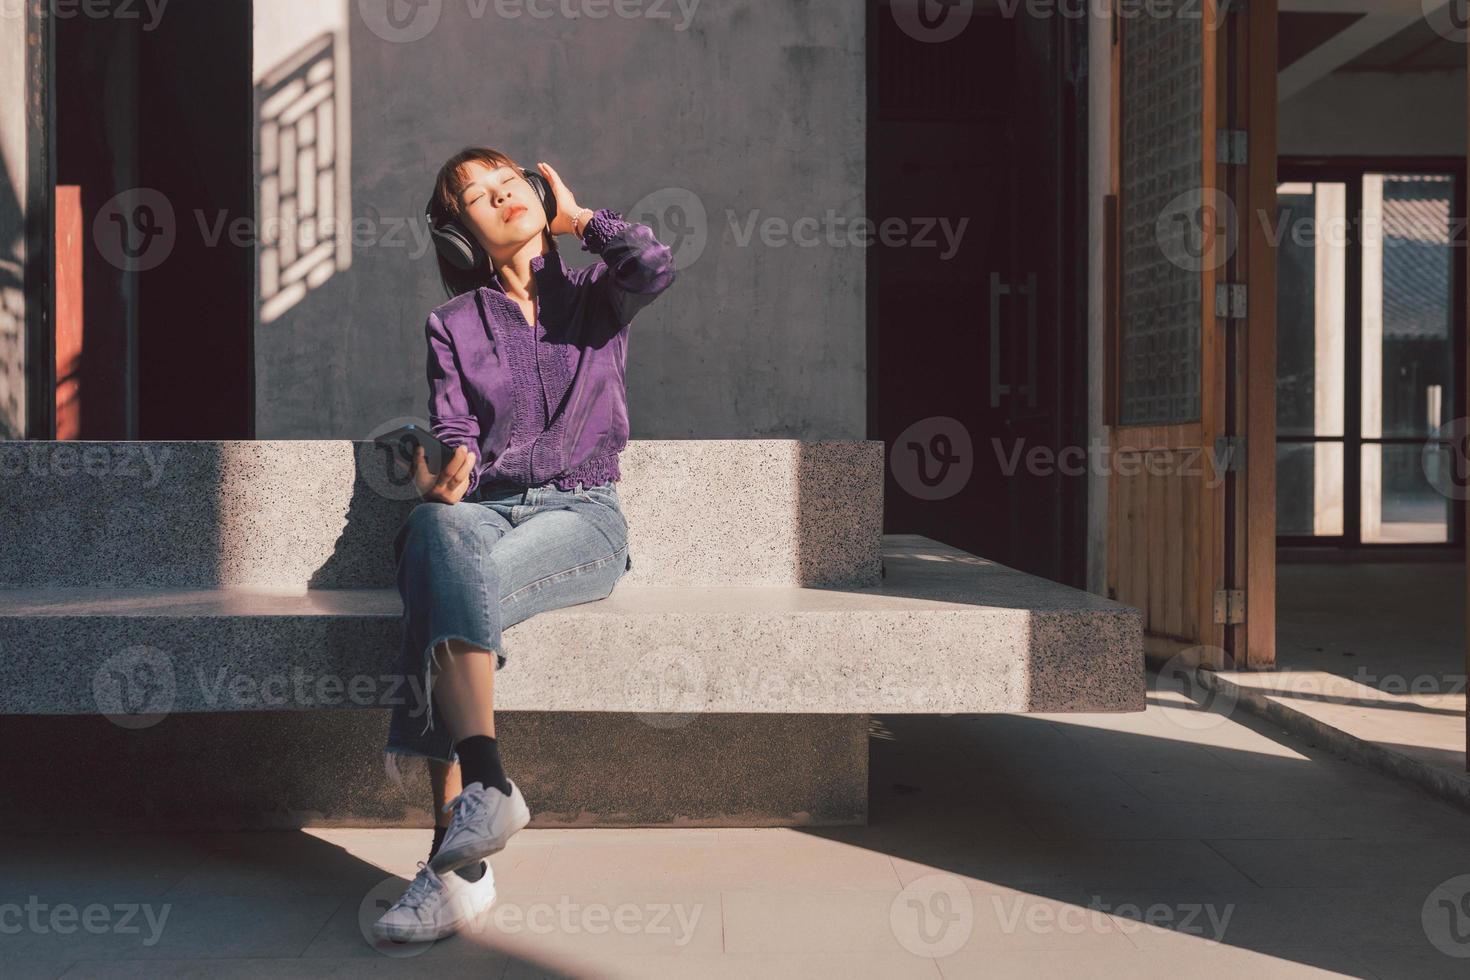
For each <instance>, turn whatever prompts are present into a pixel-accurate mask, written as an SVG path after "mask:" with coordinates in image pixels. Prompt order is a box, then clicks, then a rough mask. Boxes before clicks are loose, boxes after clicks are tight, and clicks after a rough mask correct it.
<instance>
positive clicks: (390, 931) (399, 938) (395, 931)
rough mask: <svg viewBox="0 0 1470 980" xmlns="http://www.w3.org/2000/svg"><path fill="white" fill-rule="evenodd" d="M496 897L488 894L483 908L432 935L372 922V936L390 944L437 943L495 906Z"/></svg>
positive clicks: (493, 893)
mask: <svg viewBox="0 0 1470 980" xmlns="http://www.w3.org/2000/svg"><path fill="white" fill-rule="evenodd" d="M486 874H489V872H488V871H487V872H486ZM498 897H499V893H498V892H494V891H492V892H491V893H490V901H488V902H486V903H485V905H484V907H483V908H479V909H476V910H475V911H474V912H472V913H468V912H467V913H466V914H464V915H462V916H460V917H459V918H458V919H455V920H454V922H452V923H450V924H449V925H446V926H443V927H441V928H440V929H439V930H438V931H437V932H434V933H426V932H422V931H419V930H416V929H414V928H413V927H412V926H392V925H387V926H385V925H383V924H382V923H379V922H374V923H373V936H374V937H375V938H377V939H381V940H383V941H384V942H390V943H432V942H438V941H439V940H441V939H443V938H445V937H446V936H452V935H454V934H455V933H457V932H459V931H460V930H461V929H463V928H464V926H465V923H467V922H469V921H470V920H472V919H475V918H478V917H479V916H480V915H482V914H484V913H485V912H486V911H487V910H488V909H489V908H490V907H491V906H493V905H494V904H495V900H496V899H497V898H498Z"/></svg>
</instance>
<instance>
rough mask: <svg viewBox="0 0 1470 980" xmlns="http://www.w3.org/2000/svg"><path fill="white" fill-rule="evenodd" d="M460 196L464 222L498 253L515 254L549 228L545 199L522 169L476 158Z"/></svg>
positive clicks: (467, 169) (488, 249)
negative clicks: (547, 225) (544, 207)
mask: <svg viewBox="0 0 1470 980" xmlns="http://www.w3.org/2000/svg"><path fill="white" fill-rule="evenodd" d="M465 175H466V176H467V177H468V178H469V183H468V184H466V185H465V188H464V190H463V191H461V192H460V195H459V207H460V221H462V222H463V223H464V224H465V226H466V227H468V228H470V229H471V230H472V231H473V232H474V234H475V236H476V237H477V238H479V240H480V244H481V245H482V246H483V247H484V249H485V251H486V252H488V253H490V254H491V255H492V256H494V255H505V254H507V253H513V252H515V251H516V250H517V249H519V248H520V247H521V246H523V245H525V244H526V242H528V241H530V240H531V239H533V238H535V237H537V236H538V235H540V234H541V232H542V231H543V230H544V229H545V227H546V212H545V211H544V210H543V209H542V207H541V199H540V198H539V197H537V196H536V191H535V189H534V188H532V187H531V185H530V183H529V182H528V181H527V180H526V178H525V177H523V176H521V173H520V171H518V170H513V169H511V168H510V167H495V166H490V165H487V164H484V163H481V162H479V161H478V160H472V161H470V162H469V163H467V164H465Z"/></svg>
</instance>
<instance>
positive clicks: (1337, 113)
mask: <svg viewBox="0 0 1470 980" xmlns="http://www.w3.org/2000/svg"><path fill="white" fill-rule="evenodd" d="M1276 129H1277V141H1278V152H1279V153H1280V154H1281V155H1282V156H1309V155H1326V156H1464V155H1465V73H1464V72H1463V71H1444V72H1424V73H1416V74H1412V75H1392V74H1388V73H1386V72H1372V73H1369V72H1341V71H1339V72H1333V73H1332V74H1331V75H1328V76H1326V77H1325V78H1323V79H1321V80H1320V81H1318V82H1315V83H1313V84H1312V85H1310V86H1308V87H1307V88H1305V89H1303V90H1302V91H1301V92H1300V93H1298V94H1297V95H1295V96H1293V97H1292V98H1289V99H1287V100H1285V101H1284V102H1282V103H1281V106H1280V109H1279V113H1278V115H1277V126H1276Z"/></svg>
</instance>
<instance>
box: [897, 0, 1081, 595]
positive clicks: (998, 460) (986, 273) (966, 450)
mask: <svg viewBox="0 0 1470 980" xmlns="http://www.w3.org/2000/svg"><path fill="white" fill-rule="evenodd" d="M946 9H948V10H950V11H954V10H956V9H958V8H955V7H951V8H946ZM869 17H870V19H869V32H868V38H869V42H868V62H869V71H868V75H869V113H868V208H869V213H870V215H871V217H872V219H873V221H874V222H875V223H877V224H878V225H879V226H880V227H881V225H882V223H883V222H884V221H886V220H893V219H898V222H897V223H896V224H894V225H893V226H892V228H893V229H895V231H898V232H900V233H907V235H908V237H907V238H904V239H900V237H899V236H898V235H891V236H890V237H889V239H888V240H886V241H885V240H884V239H883V237H882V236H881V234H880V235H879V236H878V240H877V241H876V242H875V244H874V245H873V246H872V247H871V248H870V249H869V253H868V254H869V258H868V284H869V285H868V288H869V304H868V310H869V314H868V339H869V345H868V354H869V357H868V378H869V397H868V405H869V426H868V429H869V435H870V437H871V438H874V439H881V440H883V442H884V443H885V445H886V446H887V447H888V454H889V466H888V472H887V478H886V485H885V494H886V498H885V499H886V503H885V507H886V517H885V529H886V530H887V531H888V532H890V533H916V534H923V535H926V536H928V537H931V538H935V539H937V540H940V541H943V542H944V543H946V544H951V545H954V546H956V547H958V548H962V549H964V550H966V551H970V552H974V553H976V554H979V555H982V556H984V557H986V558H992V559H995V560H997V561H1000V562H1003V563H1005V564H1007V565H1011V566H1013V567H1016V568H1021V569H1024V570H1026V571H1029V572H1033V573H1036V574H1039V575H1043V576H1046V577H1048V578H1051V579H1055V580H1057V581H1061V582H1065V583H1068V584H1072V585H1078V586H1081V585H1084V584H1085V579H1086V569H1085V562H1086V559H1085V550H1086V542H1085V538H1086V534H1085V531H1086V509H1085V508H1086V505H1085V487H1086V482H1087V481H1086V471H1087V467H1088V466H1089V465H1091V462H1092V460H1093V454H1091V453H1089V452H1087V330H1086V323H1087V306H1086V302H1087V301H1086V296H1087V288H1086V286H1087V282H1086V269H1087V213H1086V175H1087V165H1086V153H1087V143H1086V125H1087V123H1086V86H1087V78H1086V63H1085V60H1084V59H1085V54H1086V23H1085V21H1079V20H1078V19H1076V18H1066V17H1050V18H1034V17H1007V16H1004V15H1003V14H1001V13H998V12H992V13H989V14H986V15H981V14H979V13H976V14H975V15H974V16H973V17H971V18H970V20H969V22H968V23H967V24H966V25H965V26H964V27H963V29H962V30H960V31H959V33H958V34H957V35H956V36H954V37H952V38H949V39H947V40H942V41H938V40H935V39H934V38H933V37H929V38H925V37H923V36H916V34H918V35H922V31H915V30H914V29H913V28H912V25H905V24H903V23H901V22H900V20H899V19H897V18H895V16H894V11H893V9H892V8H891V7H890V6H889V5H888V4H887V3H874V4H872V5H871V6H870V13H869ZM965 219H967V223H966V224H965V225H964V226H963V230H962V233H961V234H959V235H957V236H955V235H953V232H954V231H955V230H956V229H957V228H958V227H959V225H958V223H959V222H960V221H961V220H965ZM943 221H948V222H949V223H950V229H951V237H954V238H957V240H958V245H957V247H954V248H953V249H952V250H951V249H950V248H949V244H948V242H947V240H946V236H945V234H944V233H943V231H942V228H941V229H937V230H933V231H930V233H929V235H930V238H932V239H935V240H936V244H933V245H924V244H922V243H921V242H920V241H919V236H920V235H922V234H923V232H924V229H925V225H926V224H927V223H929V222H936V223H937V222H943ZM950 251H952V254H947V252H950ZM1064 450H1066V451H1065V452H1064Z"/></svg>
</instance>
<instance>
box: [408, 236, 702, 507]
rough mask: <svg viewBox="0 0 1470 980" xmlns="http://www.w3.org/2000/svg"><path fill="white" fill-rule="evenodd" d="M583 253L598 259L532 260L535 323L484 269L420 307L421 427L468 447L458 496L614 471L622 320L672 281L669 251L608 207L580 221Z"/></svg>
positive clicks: (622, 434)
mask: <svg viewBox="0 0 1470 980" xmlns="http://www.w3.org/2000/svg"><path fill="white" fill-rule="evenodd" d="M582 250H583V251H588V252H592V253H593V254H595V255H598V256H600V258H599V260H598V261H597V262H596V263H594V264H592V265H590V266H587V267H585V268H581V269H574V268H572V267H570V266H568V265H567V264H566V263H565V262H564V261H562V258H561V254H560V253H559V252H550V253H548V254H547V255H538V256H537V257H536V258H533V259H532V260H531V273H532V276H533V277H534V278H535V280H536V295H537V301H536V321H537V323H536V326H535V329H534V330H533V329H532V328H531V326H530V325H528V324H527V323H526V318H525V316H524V315H523V314H522V313H521V308H520V306H519V304H517V303H516V302H515V301H514V300H512V299H511V298H510V297H508V296H506V295H505V287H504V286H503V285H502V284H501V282H500V277H499V276H498V275H497V274H496V273H495V272H494V271H491V272H490V273H489V284H488V285H485V286H481V287H480V288H478V289H475V290H472V291H470V292H467V293H462V294H460V295H459V296H456V297H455V298H454V299H452V300H450V301H449V302H447V303H445V304H444V305H443V306H440V307H438V308H437V309H435V310H434V312H432V313H430V314H429V320H428V323H427V324H425V326H424V332H425V333H426V334H427V336H428V340H429V359H428V371H429V424H430V426H431V428H432V430H433V433H434V435H436V436H438V437H439V438H440V439H441V440H443V441H444V442H445V443H447V444H449V445H451V446H459V445H463V446H465V447H466V448H467V449H469V450H470V451H471V452H473V453H475V454H476V460H475V471H474V473H473V474H471V476H470V483H469V487H468V488H467V489H466V490H465V496H466V497H468V496H469V495H470V494H472V493H474V492H475V490H476V488H478V487H479V486H481V485H485V486H486V487H490V486H497V487H499V486H507V487H530V486H537V485H539V484H543V483H546V482H547V481H555V483H556V485H557V486H558V487H559V488H561V489H563V490H570V489H572V487H573V486H575V484H577V483H578V482H580V483H582V484H584V485H588V484H594V483H602V482H605V481H607V480H617V479H619V478H620V476H621V473H620V471H619V470H618V453H619V452H621V451H622V449H623V447H624V446H626V445H627V444H628V395H627V389H626V387H625V385H624V377H623V375H624V370H625V368H626V366H627V362H628V324H630V323H631V322H632V321H633V317H634V315H636V314H637V312H638V311H639V310H641V309H643V307H645V306H647V305H648V304H649V303H651V302H653V300H654V299H655V298H657V297H658V295H659V293H661V292H663V291H664V290H665V289H667V288H668V287H669V284H670V283H672V282H673V281H674V261H673V255H672V253H671V252H670V251H669V248H668V246H666V245H664V244H662V243H661V242H659V241H658V240H657V239H656V238H654V236H653V230H652V229H650V228H649V227H648V226H647V225H642V224H637V223H632V222H627V221H624V220H623V219H622V217H621V216H620V215H619V214H618V213H617V212H615V211H610V210H607V209H603V210H601V211H598V212H597V213H596V214H595V215H594V216H593V217H592V220H591V221H589V222H588V225H587V229H586V231H584V232H583V244H582Z"/></svg>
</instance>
